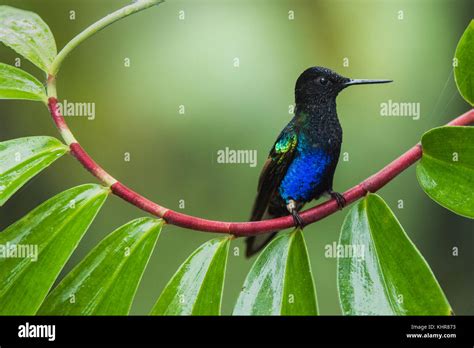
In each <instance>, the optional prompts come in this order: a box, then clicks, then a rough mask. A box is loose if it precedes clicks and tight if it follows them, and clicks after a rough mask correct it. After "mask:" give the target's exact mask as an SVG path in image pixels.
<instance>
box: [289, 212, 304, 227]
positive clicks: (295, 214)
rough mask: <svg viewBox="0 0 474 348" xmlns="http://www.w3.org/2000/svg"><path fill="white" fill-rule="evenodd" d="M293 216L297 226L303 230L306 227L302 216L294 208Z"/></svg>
mask: <svg viewBox="0 0 474 348" xmlns="http://www.w3.org/2000/svg"><path fill="white" fill-rule="evenodd" d="M291 216H293V221H294V222H295V227H296V228H299V229H301V230H302V229H303V228H304V221H303V219H302V218H301V216H300V214H298V212H297V211H296V210H293V211H292V212H291Z"/></svg>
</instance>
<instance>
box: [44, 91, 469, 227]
mask: <svg viewBox="0 0 474 348" xmlns="http://www.w3.org/2000/svg"><path fill="white" fill-rule="evenodd" d="M48 105H49V109H50V112H51V116H52V118H53V121H54V123H55V124H56V127H57V128H58V129H59V130H60V131H61V132H62V131H64V130H67V131H69V128H68V126H67V124H66V121H65V120H64V117H63V116H62V115H61V114H60V112H59V109H58V108H57V99H56V98H49V103H48ZM471 123H474V109H471V110H469V111H467V112H466V113H464V114H463V115H461V116H459V117H457V118H456V119H454V120H453V121H451V122H449V123H448V125H450V126H462V125H468V124H471ZM70 150H71V154H72V155H73V156H74V157H76V158H77V160H78V161H79V162H80V163H81V164H82V165H83V166H84V167H85V168H86V169H87V170H88V171H89V172H90V173H92V174H93V175H94V176H95V177H96V178H98V179H99V180H100V181H101V182H103V183H105V184H109V183H110V181H111V180H110V179H112V180H113V181H114V183H113V184H111V190H112V192H113V193H114V194H115V195H117V196H119V197H120V198H122V199H123V200H125V201H127V202H129V203H131V204H133V205H135V206H136V207H138V208H140V209H142V210H144V211H146V212H148V213H150V214H153V215H155V216H157V217H160V218H163V219H165V220H166V222H167V223H169V224H172V225H176V226H180V227H183V228H188V229H192V230H198V231H206V232H218V233H230V234H233V235H235V236H251V235H256V234H260V233H266V232H270V231H276V230H282V229H285V228H289V227H292V226H294V222H293V218H292V217H291V216H285V217H280V218H276V219H271V220H263V221H253V222H224V221H215V220H207V219H202V218H199V217H195V216H191V215H186V214H182V213H178V212H176V211H173V210H170V209H167V208H165V207H162V206H160V205H159V204H157V203H155V202H152V201H150V200H149V199H147V198H145V197H143V196H142V195H140V194H139V193H137V192H135V191H133V190H132V189H130V188H128V187H127V186H125V185H124V184H122V183H120V182H118V181H115V179H113V178H112V177H111V176H110V175H109V174H108V173H107V172H106V171H105V170H104V169H102V168H101V167H100V166H99V165H98V164H97V163H96V162H95V161H94V160H93V159H92V158H91V157H90V156H89V155H88V154H87V152H86V151H85V150H84V149H83V148H82V147H81V145H80V144H79V143H77V142H74V143H71V144H70ZM421 154H422V150H421V145H420V144H416V145H415V146H413V147H412V148H411V149H409V150H408V151H407V152H405V153H404V154H403V155H401V156H400V157H398V158H397V159H395V160H394V161H392V162H391V163H389V164H388V165H387V166H385V167H384V168H382V169H381V170H380V171H378V172H377V173H375V174H374V175H372V176H370V177H369V178H367V179H365V180H364V181H362V182H361V183H360V184H358V185H356V186H354V187H352V188H350V189H349V190H347V191H346V192H344V194H343V195H344V198H345V199H346V201H347V203H348V204H349V203H352V202H354V201H356V200H358V199H360V198H362V197H364V196H365V195H366V194H367V192H375V191H377V190H379V189H380V188H382V187H383V186H385V184H387V183H388V182H389V181H391V180H392V179H393V178H394V177H396V176H397V175H398V174H400V173H401V172H403V171H404V170H405V169H407V168H408V167H409V166H411V165H412V164H414V163H415V162H416V161H418V160H419V159H420V158H421ZM338 210H339V208H338V205H337V203H336V201H335V200H334V199H330V200H328V201H326V202H324V203H321V204H319V205H317V206H315V207H313V208H311V209H308V210H306V211H304V212H302V213H301V217H302V218H303V220H304V221H305V223H306V224H311V223H313V222H316V221H318V220H321V219H323V218H325V217H326V216H328V215H331V214H333V213H335V212H337V211H338Z"/></svg>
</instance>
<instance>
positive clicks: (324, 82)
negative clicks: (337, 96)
mask: <svg viewBox="0 0 474 348" xmlns="http://www.w3.org/2000/svg"><path fill="white" fill-rule="evenodd" d="M318 82H319V84H320V85H323V86H326V85H327V84H328V82H329V81H328V79H327V78H325V77H318Z"/></svg>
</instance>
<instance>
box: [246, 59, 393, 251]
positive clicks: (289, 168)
mask: <svg viewBox="0 0 474 348" xmlns="http://www.w3.org/2000/svg"><path fill="white" fill-rule="evenodd" d="M388 82H392V80H363V79H350V78H347V77H344V76H341V75H339V74H337V73H336V72H334V71H332V70H330V69H328V68H324V67H318V66H316V67H311V68H308V69H306V70H305V71H304V72H303V73H302V74H301V75H300V76H299V77H298V79H297V81H296V86H295V112H294V117H293V119H292V120H291V121H290V122H289V123H288V124H287V125H286V127H285V128H284V129H283V130H282V131H281V133H280V135H279V136H278V138H277V140H276V141H275V144H274V145H273V147H272V148H271V150H270V154H269V156H268V158H267V160H266V161H265V164H264V166H263V169H262V172H261V174H260V178H259V181H258V187H257V197H256V198H255V202H254V205H253V208H252V213H251V217H250V221H258V220H265V219H271V218H275V217H280V216H285V215H290V214H291V215H292V217H293V220H294V224H295V226H296V227H299V228H303V227H304V225H305V223H304V221H303V219H302V218H301V216H300V215H299V213H298V212H299V211H300V210H301V209H302V208H303V206H304V205H305V204H306V203H308V202H310V201H312V200H313V199H318V198H320V197H321V196H322V195H323V194H328V195H329V196H330V197H332V198H334V199H335V200H336V201H337V204H338V206H339V208H340V209H342V208H343V207H344V206H345V205H346V201H345V199H344V197H343V196H342V195H341V194H340V193H338V192H336V191H334V190H333V178H334V173H335V171H336V166H337V163H338V161H339V155H340V151H341V144H342V127H341V124H340V123H339V118H338V116H337V110H336V97H337V96H338V94H339V92H341V91H342V90H343V89H345V88H346V87H349V86H354V85H363V84H373V83H388ZM277 233H278V231H274V232H271V233H270V234H269V235H262V236H252V237H247V238H246V247H247V248H246V256H247V257H250V256H252V255H254V254H256V253H257V252H259V251H260V250H261V249H263V248H264V247H265V245H267V244H268V243H269V242H270V241H271V240H272V238H273V237H275V235H276V234H277Z"/></svg>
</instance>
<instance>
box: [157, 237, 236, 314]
mask: <svg viewBox="0 0 474 348" xmlns="http://www.w3.org/2000/svg"><path fill="white" fill-rule="evenodd" d="M229 245H230V239H229V238H216V239H212V240H210V241H208V242H206V243H204V244H203V245H201V246H200V247H199V248H198V249H197V250H196V251H194V252H193V253H192V254H191V256H189V257H188V259H187V260H186V261H184V263H183V264H182V265H181V267H180V268H179V270H178V271H177V272H176V273H175V275H174V276H173V278H171V280H170V281H169V283H168V284H167V285H166V287H165V289H164V290H163V292H162V293H161V295H160V297H159V298H158V301H157V302H156V303H155V305H154V306H153V309H152V310H151V313H150V314H152V315H219V314H220V311H221V299H222V292H223V290H224V277H225V269H226V264H227V254H228V251H229Z"/></svg>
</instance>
